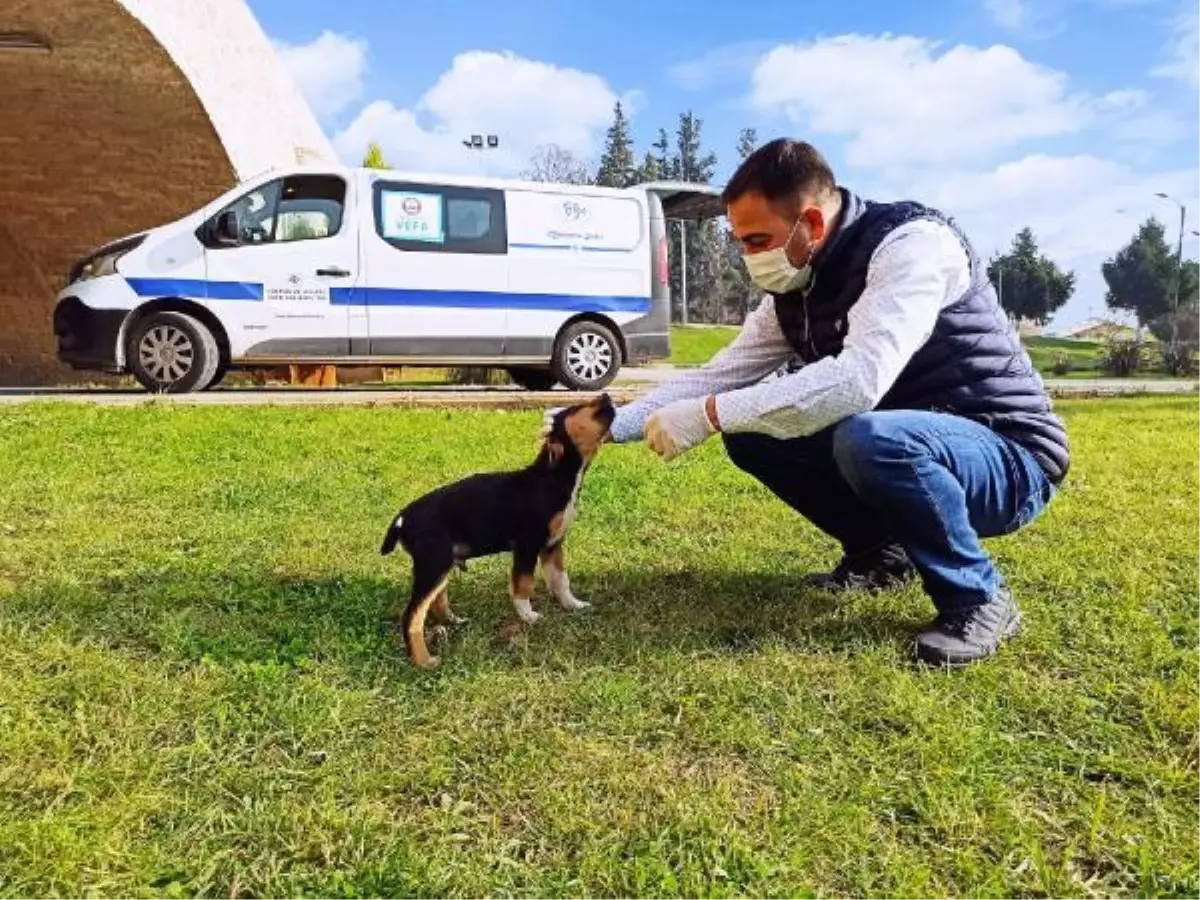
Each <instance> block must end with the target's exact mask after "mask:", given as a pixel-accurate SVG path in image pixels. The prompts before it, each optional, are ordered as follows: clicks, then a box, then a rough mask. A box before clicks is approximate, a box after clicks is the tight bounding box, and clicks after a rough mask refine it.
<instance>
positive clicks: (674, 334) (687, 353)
mask: <svg viewBox="0 0 1200 900" xmlns="http://www.w3.org/2000/svg"><path fill="white" fill-rule="evenodd" d="M737 333H738V329H737V328H734V327H732V326H729V325H703V326H696V325H672V326H671V357H670V359H668V360H667V362H669V363H671V364H672V365H676V366H699V365H702V364H704V363H706V362H708V361H709V360H710V359H712V358H713V356H715V355H716V354H717V352H718V351H719V350H721V348H722V347H724V346H725V345H726V344H728V343H729V342H730V341H732V340H733V338H734V336H735V335H736V334H737Z"/></svg>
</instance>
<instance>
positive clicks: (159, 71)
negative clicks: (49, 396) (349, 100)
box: [0, 0, 334, 385]
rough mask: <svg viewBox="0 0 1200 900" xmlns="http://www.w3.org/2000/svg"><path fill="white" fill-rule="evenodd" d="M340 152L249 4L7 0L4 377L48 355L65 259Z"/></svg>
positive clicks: (0, 103)
mask: <svg viewBox="0 0 1200 900" xmlns="http://www.w3.org/2000/svg"><path fill="white" fill-rule="evenodd" d="M321 158H325V159H333V158H334V152H333V148H332V147H331V145H330V143H329V141H328V139H327V138H326V136H325V134H324V133H323V132H322V130H321V127H320V125H319V124H318V123H317V120H316V118H315V117H314V116H313V114H312V111H311V110H310V109H309V107H308V105H307V103H306V102H305V101H304V98H303V97H302V96H301V95H300V92H299V90H298V88H297V87H296V85H295V84H294V82H293V81H292V79H291V76H290V75H289V74H288V73H287V71H286V70H285V69H284V68H283V66H282V64H281V63H280V62H279V60H278V58H277V57H276V55H275V52H274V50H273V48H272V47H271V44H270V41H269V40H268V39H267V37H266V35H265V34H264V33H263V31H262V29H261V28H260V27H259V24H258V22H257V21H256V20H255V18H254V16H253V14H252V13H251V12H250V10H249V8H248V7H247V6H246V4H245V2H244V0H173V2H164V0H4V2H3V3H0V209H3V211H4V215H3V216H2V217H0V273H2V277H0V385H2V384H44V383H47V382H54V381H63V382H66V381H72V380H78V377H79V376H78V375H77V374H75V373H72V372H71V371H70V370H69V369H66V368H65V367H63V366H60V365H59V364H58V363H57V362H56V360H55V359H54V339H53V334H52V326H51V313H52V304H53V300H54V295H55V293H56V292H57V291H58V289H59V288H60V287H61V286H62V282H63V277H64V275H65V274H66V272H67V269H68V267H69V266H70V264H71V262H72V261H73V260H74V259H76V258H78V257H79V256H80V255H82V254H83V253H85V252H87V251H88V250H89V249H92V248H94V247H96V246H98V245H100V244H102V243H104V242H105V241H108V240H111V239H113V238H116V237H120V236H122V235H125V234H129V233H131V232H136V231H139V230H141V229H144V228H149V227H152V226H155V225H160V224H163V223H165V222H169V221H171V220H173V219H176V218H178V217H179V216H181V215H184V214H185V213H188V212H190V211H192V210H193V209H195V208H197V207H199V206H201V205H202V204H204V203H205V202H206V201H207V200H210V199H212V198H213V197H214V196H216V195H217V194H218V193H220V192H222V191H224V190H227V189H228V188H230V187H232V186H233V185H234V184H235V183H236V181H237V180H238V179H239V178H243V177H246V176H249V175H252V174H255V173H257V172H261V171H262V170H264V169H267V168H270V167H271V166H275V165H288V164H292V163H294V162H297V161H300V162H303V161H305V160H308V159H321Z"/></svg>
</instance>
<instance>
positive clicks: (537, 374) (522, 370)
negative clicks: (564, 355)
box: [508, 366, 555, 391]
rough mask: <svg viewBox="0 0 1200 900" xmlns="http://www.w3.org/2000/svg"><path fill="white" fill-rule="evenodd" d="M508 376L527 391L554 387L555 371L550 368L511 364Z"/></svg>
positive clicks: (545, 389)
mask: <svg viewBox="0 0 1200 900" xmlns="http://www.w3.org/2000/svg"><path fill="white" fill-rule="evenodd" d="M508 377H509V378H511V379H512V380H513V383H514V384H516V385H517V386H518V387H523V388H525V390H527V391H548V390H550V389H551V388H552V387H554V384H555V380H554V373H552V372H551V371H550V370H549V369H532V368H528V367H526V366H511V367H509V369H508Z"/></svg>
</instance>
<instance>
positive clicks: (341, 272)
mask: <svg viewBox="0 0 1200 900" xmlns="http://www.w3.org/2000/svg"><path fill="white" fill-rule="evenodd" d="M317 274H318V275H328V276H329V277H330V278H347V277H349V275H350V273H349V272H348V271H347V270H346V269H317Z"/></svg>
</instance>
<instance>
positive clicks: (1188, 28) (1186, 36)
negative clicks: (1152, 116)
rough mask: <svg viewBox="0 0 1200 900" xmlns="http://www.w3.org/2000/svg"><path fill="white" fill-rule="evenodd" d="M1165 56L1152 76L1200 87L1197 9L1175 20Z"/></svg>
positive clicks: (1199, 36) (1199, 39) (1199, 42)
mask: <svg viewBox="0 0 1200 900" xmlns="http://www.w3.org/2000/svg"><path fill="white" fill-rule="evenodd" d="M1165 55H1166V61H1165V62H1163V64H1162V65H1160V66H1158V67H1157V68H1155V69H1154V70H1153V72H1152V73H1151V74H1153V75H1157V76H1159V77H1162V78H1174V79H1176V80H1177V81H1182V82H1183V83H1184V84H1187V85H1190V86H1192V87H1200V10H1198V9H1197V8H1196V7H1194V6H1193V7H1192V8H1191V10H1190V11H1188V12H1186V13H1184V14H1183V15H1181V16H1180V17H1179V18H1178V19H1176V20H1175V26H1174V29H1173V31H1172V34H1171V40H1170V41H1169V42H1168V44H1167V48H1166V54H1165Z"/></svg>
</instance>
